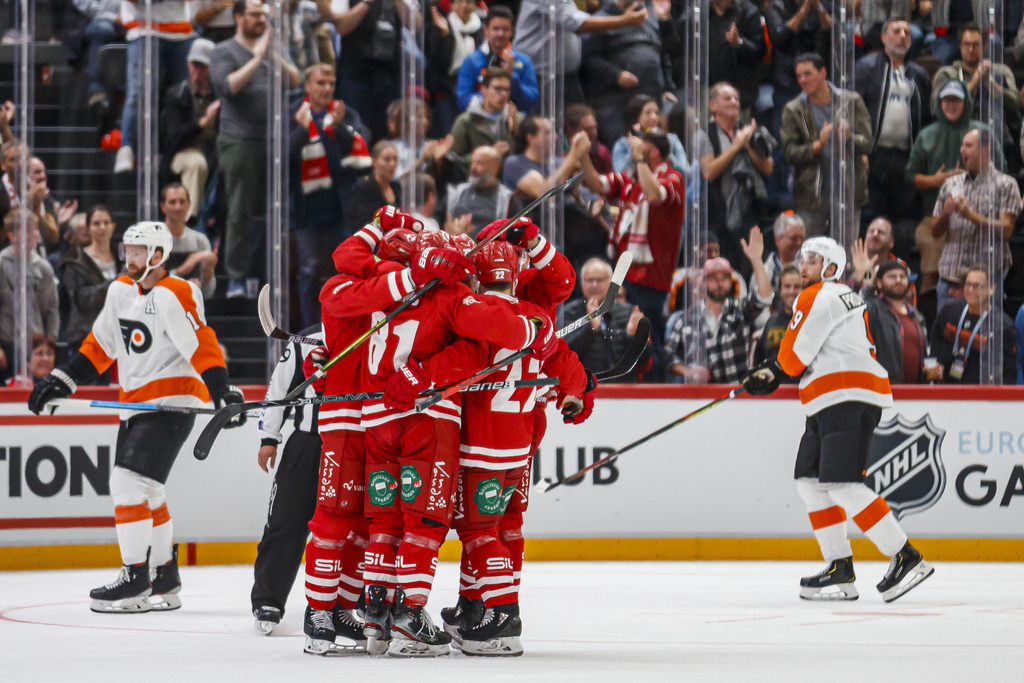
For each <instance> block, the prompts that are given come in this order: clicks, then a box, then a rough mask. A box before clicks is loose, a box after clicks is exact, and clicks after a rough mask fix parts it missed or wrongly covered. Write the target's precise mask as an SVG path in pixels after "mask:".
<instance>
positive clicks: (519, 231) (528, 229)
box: [476, 216, 540, 249]
mask: <svg viewBox="0 0 1024 683" xmlns="http://www.w3.org/2000/svg"><path fill="white" fill-rule="evenodd" d="M506 222H507V221H506V220H505V219H501V220H497V221H491V222H490V223H488V224H487V225H485V226H484V227H483V228H482V229H481V230H480V232H479V233H478V234H477V236H476V241H477V242H483V241H484V240H485V239H487V238H488V237H490V236H491V235H492V234H493V233H495V232H497V231H498V230H499V229H500V228H501V226H503V225H505V223H506ZM539 234H540V228H539V227H537V224H536V223H534V222H533V221H531V220H530V219H529V218H527V217H526V216H523V217H522V218H518V219H516V221H515V222H514V223H513V224H512V225H511V226H510V227H509V229H508V230H506V231H505V232H504V233H502V235H501V237H499V238H498V239H500V240H505V241H506V242H510V243H512V244H515V245H516V246H520V247H523V248H524V249H526V248H528V247H527V245H528V244H529V243H530V241H531V240H534V239H536V238H537V235H539Z"/></svg>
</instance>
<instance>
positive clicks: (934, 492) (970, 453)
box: [0, 386, 1024, 569]
mask: <svg viewBox="0 0 1024 683" xmlns="http://www.w3.org/2000/svg"><path fill="white" fill-rule="evenodd" d="M726 390H727V387H726V388H723V387H667V386H666V387H602V388H601V389H600V391H599V398H598V401H597V404H596V406H595V409H594V414H593V416H592V417H591V418H590V420H589V421H588V422H587V423H585V424H583V425H579V426H571V425H564V424H562V422H561V420H560V419H558V418H557V415H555V413H554V412H553V411H549V427H548V432H547V435H546V437H545V439H544V442H543V444H542V446H541V449H540V451H539V453H538V455H537V456H536V458H537V459H536V460H535V472H534V478H535V480H536V481H537V482H538V485H537V486H535V487H534V489H533V492H532V495H531V503H530V510H529V513H528V514H527V516H526V520H527V522H526V533H527V536H528V538H529V539H530V540H529V545H528V547H527V553H528V556H529V557H530V558H532V559H553V560H554V559H813V558H815V557H816V556H817V548H816V545H815V544H814V542H813V539H811V538H810V534H809V524H808V522H807V516H806V512H805V509H804V507H803V505H802V503H801V502H800V500H799V499H798V497H797V495H796V492H795V488H794V486H793V480H792V471H793V461H794V454H795V451H796V447H797V444H798V442H799V440H800V436H801V434H802V433H803V427H804V414H803V411H802V409H801V406H800V403H799V401H798V400H796V393H795V390H794V389H792V388H784V389H782V390H780V392H779V393H778V394H776V395H775V396H774V397H772V398H770V399H750V398H739V399H736V400H733V401H729V402H726V403H724V404H721V405H719V406H717V407H715V408H714V409H712V410H710V411H708V412H707V413H705V414H702V415H700V416H698V417H697V418H695V419H693V420H691V421H689V422H687V423H686V424H684V425H682V426H679V427H677V428H675V429H674V430H672V431H669V432H668V433H666V434H664V435H662V436H660V437H658V438H656V439H654V440H652V441H650V442H648V443H646V444H644V445H643V446H641V447H639V448H637V449H635V450H633V451H630V452H629V453H628V454H626V455H624V456H623V457H622V459H621V460H620V461H619V462H617V463H615V464H614V465H612V466H608V467H602V468H599V469H597V470H595V471H594V472H592V473H590V474H588V475H587V476H586V477H584V478H583V479H582V480H581V481H580V482H579V483H577V484H575V485H566V486H562V487H560V488H559V489H556V490H555V491H552V492H551V493H549V494H544V493H543V492H542V486H543V480H554V479H556V478H559V477H562V476H567V475H569V474H572V473H573V472H575V471H577V469H578V468H579V467H580V466H581V465H583V464H589V463H590V462H593V460H594V459H595V458H600V457H602V456H604V455H606V454H607V453H610V452H612V451H613V450H614V449H616V448H621V447H622V446H624V445H626V444H628V443H630V442H632V441H634V440H636V439H638V438H640V437H642V436H644V435H646V434H648V433H650V432H652V431H654V430H655V429H657V428H658V427H661V426H662V425H664V424H667V423H670V422H672V421H673V420H675V419H677V418H679V417H681V416H682V415H685V414H686V413H688V412H690V411H692V410H694V409H695V408H697V407H699V406H701V405H703V404H704V403H706V402H707V401H709V400H711V399H713V398H716V397H718V396H719V395H721V394H722V393H725V392H726ZM261 392H262V388H261V387H251V388H250V391H247V394H248V395H249V396H250V397H255V398H259V397H261ZM79 393H80V394H81V395H82V396H83V397H86V398H105V399H110V398H114V392H113V391H111V390H109V389H88V390H84V391H82V392H79ZM26 397H27V393H26V392H18V391H10V390H3V391H0V568H12V569H13V568H29V567H33V566H36V567H76V566H101V565H104V564H116V557H117V554H116V548H115V546H114V545H113V544H114V543H115V542H116V539H115V535H114V530H113V509H112V504H111V502H110V497H109V495H108V490H107V484H106V477H107V476H108V474H109V468H110V467H111V466H112V465H113V458H114V443H115V440H116V435H117V418H116V415H113V414H110V413H104V412H100V411H92V412H90V413H86V412H85V411H82V412H80V413H76V414H67V415H65V416H62V417H61V416H55V417H48V418H39V417H35V416H32V415H30V414H29V413H27V411H26V409H25V408H24V405H25V404H24V401H25V398H26ZM1021 399H1024V390H1021V389H1017V388H1015V387H1008V388H991V389H987V388H982V387H972V388H965V389H959V390H955V391H953V390H947V389H943V388H932V387H921V388H908V389H897V390H896V406H895V408H894V409H892V410H887V411H885V413H884V414H883V417H882V423H881V425H880V427H879V430H878V431H877V432H876V438H875V448H874V449H873V453H872V457H871V461H870V463H869V466H868V475H867V482H868V484H869V485H871V486H872V487H874V488H875V490H876V491H878V492H879V493H881V494H882V495H883V496H884V497H885V498H886V499H887V500H888V501H889V503H890V505H891V506H892V507H893V509H894V510H896V511H897V513H898V514H899V515H900V516H901V518H902V523H903V525H904V527H905V528H906V530H907V532H908V533H909V534H910V535H911V536H912V537H914V538H915V539H924V540H922V542H921V544H922V547H923V548H928V550H929V552H930V554H931V556H933V557H936V559H940V558H942V559H947V560H1021V559H1024V541H1022V539H1024V420H1022V419H1021V410H1020V406H1021V403H1020V401H1021ZM202 424H203V420H202V418H200V420H197V429H196V430H195V432H194V435H195V434H197V433H198V428H199V426H201V425H202ZM258 448H259V439H258V437H257V433H256V427H255V420H252V419H250V421H249V424H248V425H247V426H246V427H244V428H242V429H236V430H227V431H224V432H222V434H221V436H220V438H219V439H218V441H217V443H216V445H215V447H214V450H213V452H212V454H211V455H210V457H209V459H208V460H206V461H204V462H199V461H196V460H195V459H194V458H193V457H192V455H191V451H192V441H189V442H188V443H187V444H186V446H185V448H184V449H183V451H182V453H181V455H180V456H179V458H178V461H177V463H176V465H175V467H174V470H173V471H172V473H171V477H170V479H169V480H168V493H167V499H168V505H169V508H170V511H171V514H172V516H173V520H174V525H175V536H176V538H177V539H179V540H180V541H181V542H182V543H183V544H185V545H184V550H183V556H184V557H185V560H186V562H187V563H190V564H196V563H199V564H214V563H231V562H246V561H249V560H251V558H252V557H253V556H254V553H255V541H257V540H258V539H259V537H260V535H261V533H262V527H263V523H264V520H265V515H266V511H267V504H268V499H269V494H270V488H271V479H272V478H271V475H268V474H265V473H264V472H263V471H262V470H260V469H259V467H258V466H257V464H256V453H257V450H258ZM851 527H852V525H851ZM853 535H854V536H858V535H859V532H856V530H855V529H854V530H853ZM855 548H856V550H857V552H858V554H863V555H864V556H865V557H877V555H874V554H873V553H872V552H871V551H870V547H869V546H867V547H866V546H865V544H864V543H861V544H859V545H855ZM456 552H457V548H453V547H450V546H447V545H446V549H445V551H444V552H443V557H452V556H453V555H454V553H456Z"/></svg>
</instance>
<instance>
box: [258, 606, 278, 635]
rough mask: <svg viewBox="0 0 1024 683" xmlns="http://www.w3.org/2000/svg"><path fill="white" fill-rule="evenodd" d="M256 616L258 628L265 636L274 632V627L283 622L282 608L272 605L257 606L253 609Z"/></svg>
mask: <svg viewBox="0 0 1024 683" xmlns="http://www.w3.org/2000/svg"><path fill="white" fill-rule="evenodd" d="M252 615H253V616H254V617H256V630H257V631H259V632H260V633H262V634H263V635H265V636H269V635H270V634H271V633H273V632H274V627H275V626H277V625H278V624H280V623H281V610H279V609H278V608H276V607H271V606H270V605H264V606H263V607H257V608H255V609H254V610H253V611H252Z"/></svg>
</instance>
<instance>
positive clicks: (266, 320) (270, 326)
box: [257, 171, 583, 398]
mask: <svg viewBox="0 0 1024 683" xmlns="http://www.w3.org/2000/svg"><path fill="white" fill-rule="evenodd" d="M582 178H583V172H582V171H580V172H579V173H577V174H576V175H574V176H573V177H572V178H569V179H568V180H567V181H565V182H564V183H562V184H561V185H556V186H555V187H552V188H551V189H550V190H548V191H547V192H545V193H544V194H542V195H541V196H539V197H537V198H536V199H534V200H533V201H532V202H530V203H529V204H527V205H526V207H525V208H523V210H522V211H520V212H519V213H517V214H516V215H515V216H512V217H511V218H509V219H507V220H506V221H505V224H504V225H502V226H501V228H499V229H498V230H497V231H495V232H493V233H491V234H490V235H489V236H488V237H487V239H485V240H483V241H481V242H478V243H477V245H476V246H475V247H473V248H472V249H470V250H469V251H468V252H467V253H466V256H468V257H472V256H473V254H475V253H476V252H478V251H479V250H480V249H481V248H482V247H483V246H484V245H485V244H487V243H488V242H491V241H492V240H496V239H497V238H498V237H500V236H501V235H503V234H504V233H505V231H506V230H508V229H509V228H510V227H512V225H513V224H515V222H516V221H518V220H519V219H520V218H522V217H523V216H525V215H526V214H528V213H529V212H531V211H533V210H534V209H535V208H537V207H538V206H540V205H541V204H543V203H544V202H545V201H546V200H548V199H549V198H551V197H553V196H555V195H556V194H561V193H562V192H566V191H568V190H571V189H573V188H574V187H576V185H577V184H579V182H580V180H582ZM440 282H441V281H440V280H439V279H436V278H435V279H433V280H431V281H430V282H428V283H427V284H425V285H423V286H422V287H420V288H419V289H417V290H416V291H415V292H413V293H412V294H410V295H409V296H407V297H406V298H405V299H403V300H402V303H400V304H399V305H398V306H397V307H396V308H395V309H394V310H393V311H391V313H389V314H388V315H387V316H385V318H384V319H383V320H381V321H380V322H379V323H377V324H376V325H374V326H373V327H371V328H370V329H369V330H367V331H366V332H364V333H363V334H362V335H360V336H359V338H358V339H356V340H355V341H354V342H352V343H351V344H349V345H348V347H346V348H345V349H343V350H342V351H340V352H339V353H338V355H336V356H334V357H333V358H331V359H330V360H329V361H327V362H326V363H324V365H323V366H322V367H321V368H320V369H319V370H317V372H316V373H314V374H313V375H311V376H310V377H309V378H308V379H307V380H306V382H305V383H304V384H300V385H299V386H297V387H295V389H294V390H293V391H292V393H291V394H289V395H288V396H286V397H285V398H295V397H297V396H301V395H302V394H304V393H305V391H306V387H308V386H309V385H310V384H312V383H313V382H314V381H316V380H317V379H320V378H321V377H323V376H324V375H325V374H327V371H328V370H329V369H330V368H331V366H332V365H334V364H335V363H337V362H338V361H340V360H341V359H342V358H344V357H345V356H347V355H348V354H349V353H351V352H352V351H353V350H354V349H356V348H358V347H359V346H360V345H361V344H362V343H363V342H365V341H366V340H367V339H369V338H370V336H371V335H372V334H373V333H374V332H376V331H377V330H379V329H381V328H382V327H384V326H385V325H387V324H388V323H389V322H391V321H392V320H394V319H395V317H397V316H398V314H399V313H401V312H402V311H404V310H405V309H407V308H408V307H409V306H411V305H412V304H413V303H415V302H416V301H417V300H419V299H420V298H422V297H423V295H424V294H426V293H427V292H429V291H430V290H431V289H433V288H434V287H436V286H437V285H438V284H439V283H440ZM260 296H261V297H262V296H263V292H262V291H261V292H260ZM269 298H270V295H269V292H268V294H267V303H266V305H265V306H264V305H262V304H261V305H260V306H259V307H258V309H257V310H258V311H259V314H260V324H262V325H263V331H264V332H266V333H267V335H268V336H271V337H273V338H274V339H283V340H286V341H300V342H302V340H304V339H307V340H308V339H310V338H309V337H303V336H302V335H299V334H291V333H289V332H286V331H284V330H282V329H281V328H280V327H278V326H277V323H275V322H274V319H273V317H272V316H271V314H270V301H269ZM310 341H312V340H310ZM304 343H308V342H304Z"/></svg>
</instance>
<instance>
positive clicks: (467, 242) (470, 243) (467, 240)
mask: <svg viewBox="0 0 1024 683" xmlns="http://www.w3.org/2000/svg"><path fill="white" fill-rule="evenodd" d="M452 246H453V247H455V248H456V249H458V250H459V251H461V252H462V253H463V254H468V253H469V252H470V250H471V249H473V247H475V246H476V240H474V239H473V238H472V237H470V236H469V235H467V234H465V233H463V234H461V235H452Z"/></svg>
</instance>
